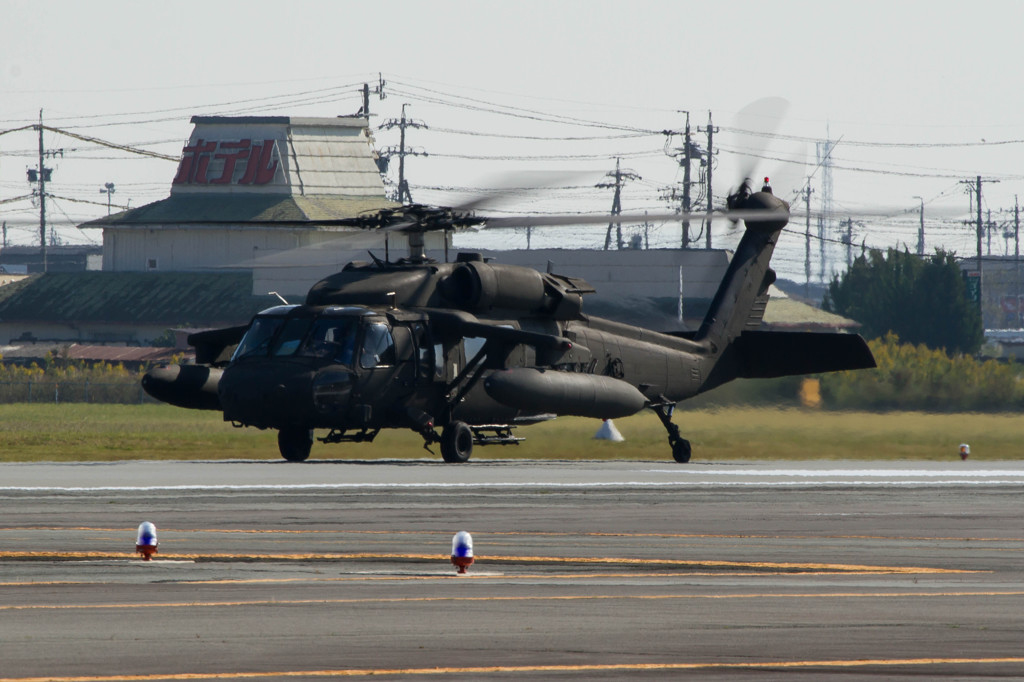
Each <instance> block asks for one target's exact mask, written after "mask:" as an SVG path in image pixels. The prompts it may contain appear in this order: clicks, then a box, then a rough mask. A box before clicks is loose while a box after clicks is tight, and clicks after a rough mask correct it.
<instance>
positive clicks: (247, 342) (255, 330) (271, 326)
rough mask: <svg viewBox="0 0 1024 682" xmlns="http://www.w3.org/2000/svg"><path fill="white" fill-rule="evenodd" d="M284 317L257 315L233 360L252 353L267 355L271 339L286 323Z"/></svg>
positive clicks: (232, 357)
mask: <svg viewBox="0 0 1024 682" xmlns="http://www.w3.org/2000/svg"><path fill="white" fill-rule="evenodd" d="M284 320H285V318H283V317H257V318H256V319H255V320H253V321H252V326H250V327H249V329H248V331H246V332H245V336H243V337H242V341H241V342H240V343H239V344H238V348H236V349H235V353H234V355H232V356H231V360H232V361H234V360H238V359H239V358H244V357H248V356H250V355H266V353H267V349H268V348H269V347H270V340H271V339H272V338H274V334H276V333H277V330H278V329H280V328H281V325H282V324H284Z"/></svg>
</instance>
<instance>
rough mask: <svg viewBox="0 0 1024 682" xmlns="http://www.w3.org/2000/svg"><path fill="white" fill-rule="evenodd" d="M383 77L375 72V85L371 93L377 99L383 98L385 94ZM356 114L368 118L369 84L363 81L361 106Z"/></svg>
mask: <svg viewBox="0 0 1024 682" xmlns="http://www.w3.org/2000/svg"><path fill="white" fill-rule="evenodd" d="M384 85H385V81H384V77H383V76H381V75H380V74H379V73H378V74H377V87H375V88H374V89H373V94H375V95H377V98H378V99H381V100H383V99H385V98H386V97H387V95H385V94H384ZM356 116H362V117H364V118H366V119H369V118H370V84H369V83H363V108H362V109H360V110H359V111H358V113H356Z"/></svg>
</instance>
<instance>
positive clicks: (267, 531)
mask: <svg viewBox="0 0 1024 682" xmlns="http://www.w3.org/2000/svg"><path fill="white" fill-rule="evenodd" d="M26 530H45V531H86V532H105V533H134V532H135V531H136V530H137V529H136V528H135V527H132V528H127V527H126V528H100V527H90V526H68V527H62V526H22V527H9V528H0V533H3V532H12V531H26ZM160 530H161V532H162V533H182V534H187V533H223V534H232V535H234V534H242V535H245V534H252V535H421V536H425V537H435V536H436V537H450V536H451V535H452V533H450V532H448V531H419V530H350V529H344V530H340V529H339V530H329V529H317V528H161V529H160ZM474 535H475V536H476V535H479V536H495V537H500V536H522V537H538V538H544V537H555V538H561V537H583V538H586V537H597V538H604V537H607V538H619V537H621V538H681V539H697V540H700V539H720V540H821V539H830V540H915V541H932V542H934V541H950V542H1022V543H1024V538H995V537H991V538H988V537H986V538H978V537H966V536H963V537H959V536H957V537H946V536H941V537H940V536H924V535H922V536H916V535H898V536H888V535H781V534H772V535H767V534H748V533H625V532H622V533H607V532H587V533H567V532H554V531H538V532H533V531H529V532H527V531H477V532H475V533H474Z"/></svg>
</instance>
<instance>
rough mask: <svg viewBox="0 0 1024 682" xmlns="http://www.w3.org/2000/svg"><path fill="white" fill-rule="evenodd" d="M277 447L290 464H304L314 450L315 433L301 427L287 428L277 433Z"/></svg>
mask: <svg viewBox="0 0 1024 682" xmlns="http://www.w3.org/2000/svg"><path fill="white" fill-rule="evenodd" d="M277 447H278V449H279V450H280V451H281V456H282V457H284V458H285V459H286V460H288V461H289V462H303V461H305V460H306V458H308V457H309V451H310V450H311V449H312V448H313V431H312V430H310V429H304V428H302V427H299V426H286V427H284V428H283V429H281V430H280V431H278V432H277Z"/></svg>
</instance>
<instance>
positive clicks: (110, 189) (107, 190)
mask: <svg viewBox="0 0 1024 682" xmlns="http://www.w3.org/2000/svg"><path fill="white" fill-rule="evenodd" d="M115 191H116V190H115V189H114V183H112V182H107V183H104V185H103V189H101V190H100V194H106V195H107V215H110V195H112V194H113V193H114V192H115Z"/></svg>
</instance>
